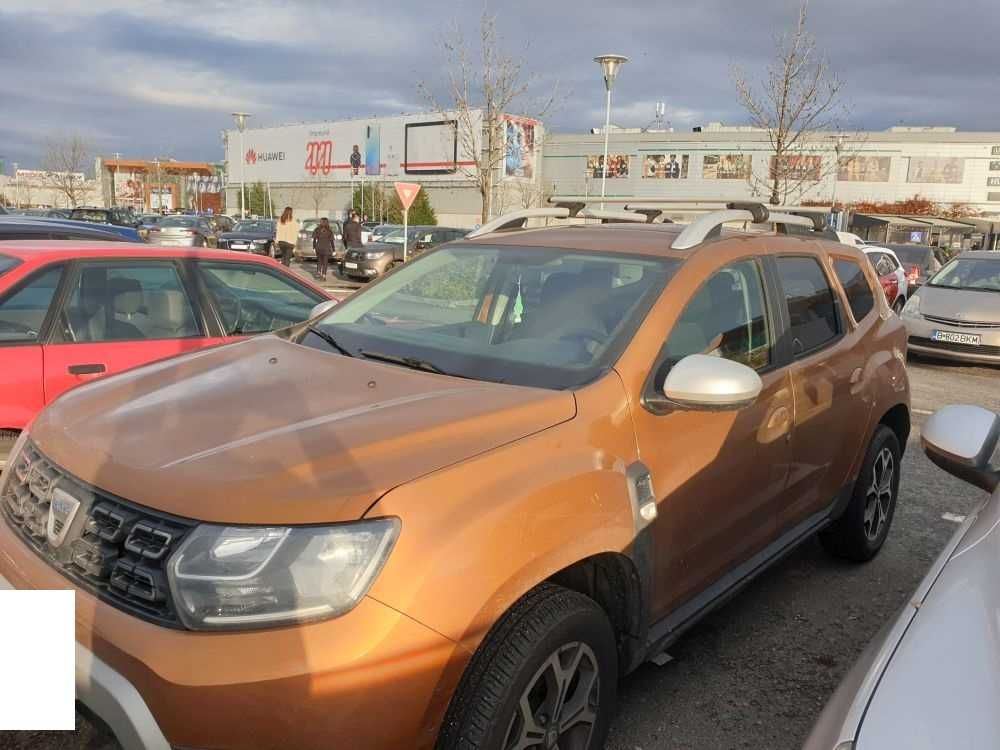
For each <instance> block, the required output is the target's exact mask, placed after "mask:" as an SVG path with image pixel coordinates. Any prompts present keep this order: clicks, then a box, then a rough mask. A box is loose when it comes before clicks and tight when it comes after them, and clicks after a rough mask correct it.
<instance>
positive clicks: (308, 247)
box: [293, 219, 344, 261]
mask: <svg viewBox="0 0 1000 750" xmlns="http://www.w3.org/2000/svg"><path fill="white" fill-rule="evenodd" d="M319 221H320V220H319V219H303V220H302V224H301V226H300V227H299V239H298V241H296V243H295V250H294V251H293V252H294V255H295V258H296V259H297V260H304V259H306V258H308V259H309V260H315V259H316V250H315V248H313V232H315V231H316V227H318V226H319ZM330 227H331V228H332V229H333V260H335V261H339V260H340V259H341V258H343V257H344V239H343V235H342V234H341V232H342V231H343V230H342V229H341V227H340V222H339V221H337V220H336V219H330Z"/></svg>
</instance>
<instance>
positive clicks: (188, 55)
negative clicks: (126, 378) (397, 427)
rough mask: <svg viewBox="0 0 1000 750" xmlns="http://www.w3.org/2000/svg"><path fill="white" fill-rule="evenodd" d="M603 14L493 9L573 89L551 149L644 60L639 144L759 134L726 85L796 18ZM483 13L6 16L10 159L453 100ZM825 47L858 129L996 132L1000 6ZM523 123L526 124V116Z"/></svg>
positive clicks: (399, 8) (628, 5)
mask: <svg viewBox="0 0 1000 750" xmlns="http://www.w3.org/2000/svg"><path fill="white" fill-rule="evenodd" d="M752 6H753V7H752V8H748V6H747V5H746V4H745V3H739V2H736V0H699V2H698V3H663V2H657V1H656V0H642V1H641V2H639V1H632V2H629V1H627V0H626V2H622V3H619V4H618V5H617V6H615V7H614V9H613V11H611V12H609V11H608V7H607V6H603V5H597V4H589V3H579V2H578V1H576V0H574V1H573V2H570V0H549V2H546V3H536V4H533V5H531V6H530V7H528V6H526V5H523V4H517V3H508V4H507V5H505V6H498V5H495V4H491V5H490V7H491V8H494V9H495V10H496V11H497V13H498V24H499V29H500V31H501V34H502V37H503V45H504V48H505V49H506V50H507V51H508V52H509V53H510V54H512V55H513V56H515V58H516V59H519V60H521V61H523V63H524V66H525V70H526V71H528V72H531V73H534V74H536V75H537V80H536V84H535V86H534V87H533V93H534V94H537V95H541V96H544V95H545V94H547V93H549V92H551V91H552V90H553V88H555V87H556V86H557V85H558V89H559V91H560V92H561V96H560V97H559V98H558V102H557V106H556V107H555V108H554V109H553V110H552V111H551V112H550V113H549V114H548V115H547V116H546V118H545V119H546V124H547V127H548V129H549V130H550V131H563V132H566V131H570V132H587V131H588V130H589V129H590V128H591V127H594V126H599V125H602V124H603V122H604V86H603V82H602V81H601V76H600V70H599V68H598V66H597V65H596V64H595V63H594V62H593V61H592V58H593V57H594V56H595V55H597V54H599V53H603V52H608V51H611V52H619V53H622V54H625V55H627V56H628V57H629V62H628V63H627V64H626V65H625V66H624V67H623V68H622V71H621V74H620V76H619V78H618V81H617V83H616V85H615V90H614V100H613V120H614V121H615V122H616V123H617V124H619V125H622V126H631V127H643V126H646V125H648V124H649V123H650V122H651V121H652V120H653V112H654V105H655V102H657V101H664V102H666V103H667V116H666V119H667V120H669V121H670V122H671V124H673V125H674V127H675V128H678V129H682V128H688V127H690V126H692V125H696V124H700V123H703V122H708V121H712V120H719V121H723V122H727V123H742V122H745V121H746V116H745V113H744V112H742V111H741V109H740V108H739V105H738V103H737V101H736V98H735V95H734V91H733V85H732V81H731V67H732V66H733V65H734V64H738V65H740V66H742V67H743V68H744V69H746V70H747V71H749V72H750V73H751V74H754V75H759V74H761V73H762V72H763V70H764V68H765V66H766V64H767V62H768V61H769V60H770V59H771V57H772V56H773V52H774V42H773V39H774V36H775V32H776V31H778V30H780V29H782V28H786V27H787V25H788V24H789V23H790V22H791V21H792V17H793V14H794V12H795V9H796V7H797V0H755V2H754V3H753V4H752ZM482 7H483V6H482V5H480V4H479V3H458V4H456V3H455V2H454V0H423V2H421V3H419V4H415V3H411V2H406V1H404V0H383V2H381V3H374V4H361V5H348V4H347V3H345V2H343V1H342V0H334V2H330V1H329V0H290V1H288V2H283V3H280V4H279V3H275V2H273V0H146V1H145V2H142V3H137V2H135V0H0V69H2V70H4V75H3V76H0V101H2V102H3V116H2V117H0V154H3V155H4V156H5V157H6V161H7V162H8V163H10V162H12V161H19V162H20V163H22V164H25V165H33V164H37V163H38V161H39V160H40V158H41V154H42V151H43V149H44V141H45V139H46V137H48V136H49V135H50V134H52V133H55V132H66V131H69V132H79V133H82V134H84V135H85V137H87V138H88V139H89V140H90V141H91V142H92V143H93V145H94V149H95V151H101V152H104V153H108V152H110V151H119V152H121V153H123V154H127V155H130V156H136V157H151V156H161V157H168V156H172V157H175V158H179V159H218V158H221V155H222V149H221V141H220V138H219V132H220V130H221V129H223V128H226V127H230V125H231V119H230V117H229V112H230V111H232V110H235V109H246V110H249V111H252V112H253V113H254V119H253V123H254V125H255V126H258V127H259V126H265V125H273V124H280V123H283V122H302V121H308V120H332V119H340V118H347V117H358V116H370V115H379V114H396V113H399V112H404V111H417V110H419V109H422V108H423V99H422V97H421V95H420V94H419V92H418V91H417V83H418V82H419V81H426V82H427V83H428V84H429V85H430V86H431V87H432V88H433V89H434V90H435V91H436V92H438V93H440V92H442V90H443V88H444V83H445V75H444V68H443V65H444V60H442V58H441V56H440V55H439V54H438V52H437V51H436V50H438V49H439V47H438V45H437V44H436V39H437V36H438V34H439V32H440V30H441V29H442V28H444V27H446V26H447V24H448V23H450V22H452V21H454V22H456V23H459V24H460V25H461V27H462V28H464V29H465V31H466V33H467V35H468V37H469V38H470V40H472V41H474V40H475V39H476V37H477V34H476V23H477V20H478V16H479V13H480V12H481V8H482ZM810 13H811V18H810V28H812V29H813V31H814V32H815V34H816V36H817V38H818V42H819V46H820V47H821V49H822V50H824V51H825V53H826V56H827V57H828V59H829V61H830V64H831V66H832V68H833V69H835V70H836V71H837V72H838V74H839V75H840V76H841V77H842V78H843V79H844V80H845V81H846V87H845V92H846V99H847V101H848V103H849V104H850V105H851V110H852V112H853V120H854V121H853V122H851V123H849V125H850V126H852V127H858V128H872V129H878V128H884V127H888V126H890V125H893V124H895V123H897V122H898V121H900V120H902V121H904V122H906V123H908V124H952V125H957V126H959V127H960V128H962V129H969V130H971V129H998V126H997V123H998V122H1000V100H998V98H997V97H995V96H993V92H994V90H995V88H996V63H995V60H994V58H995V51H994V49H993V46H994V45H993V42H992V40H994V39H996V38H998V37H1000V13H998V12H997V11H996V8H995V0H952V2H951V3H949V4H948V5H946V6H944V5H942V4H941V3H940V0H882V1H881V2H879V3H874V2H872V0H838V2H837V3H822V4H821V3H813V4H812V5H811V6H810ZM513 109H516V110H519V111H522V112H525V113H528V114H530V113H531V112H530V109H531V107H530V104H529V103H527V102H524V103H519V104H518V105H517V106H515V107H513Z"/></svg>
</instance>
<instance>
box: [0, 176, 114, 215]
mask: <svg viewBox="0 0 1000 750" xmlns="http://www.w3.org/2000/svg"><path fill="white" fill-rule="evenodd" d="M60 186H64V187H65V186H68V187H70V191H67V190H65V189H62V187H60ZM70 192H71V193H72V195H73V197H74V198H75V201H74V200H70ZM100 195H101V190H100V185H99V184H98V182H97V181H96V180H89V179H87V177H86V176H85V175H84V174H83V173H82V172H72V173H70V172H60V173H53V172H45V171H42V170H40V169H18V170H16V171H15V172H14V174H13V175H3V174H0V201H2V202H3V203H5V204H7V205H10V206H16V207H19V208H73V207H74V206H73V205H72V204H73V203H75V204H76V205H77V206H85V205H92V204H93V203H94V202H95V201H99V200H100Z"/></svg>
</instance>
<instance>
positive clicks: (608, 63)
mask: <svg viewBox="0 0 1000 750" xmlns="http://www.w3.org/2000/svg"><path fill="white" fill-rule="evenodd" d="M594 62H596V63H600V65H601V70H602V71H604V87H605V88H606V89H607V91H608V98H607V109H606V111H605V115H604V166H603V169H601V208H604V195H605V183H606V182H607V179H608V129H609V128H610V127H611V87H612V86H614V85H615V77H616V76H617V75H618V68H620V67H621V66H622V63H626V62H628V58H627V57H625V56H623V55H598V56H597V57H595V58H594Z"/></svg>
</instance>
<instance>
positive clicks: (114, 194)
mask: <svg viewBox="0 0 1000 750" xmlns="http://www.w3.org/2000/svg"><path fill="white" fill-rule="evenodd" d="M121 158H122V155H121V154H120V153H118V152H117V151H115V170H114V172H112V174H111V205H112V206H117V205H118V196H117V192H118V186H117V185H116V184H115V183H116V182H117V181H118V179H117V178H118V162H119V161H121Z"/></svg>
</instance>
